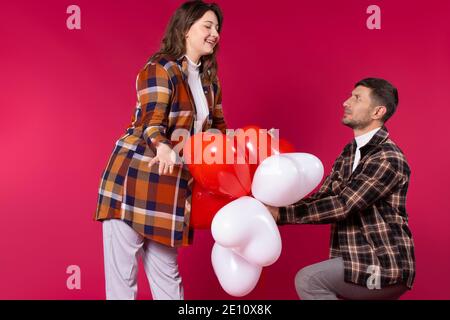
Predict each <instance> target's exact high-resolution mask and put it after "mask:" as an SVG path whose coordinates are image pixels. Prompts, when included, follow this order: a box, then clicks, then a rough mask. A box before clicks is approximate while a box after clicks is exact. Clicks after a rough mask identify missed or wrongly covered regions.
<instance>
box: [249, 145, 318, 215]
mask: <svg viewBox="0 0 450 320" xmlns="http://www.w3.org/2000/svg"><path fill="white" fill-rule="evenodd" d="M323 172H324V170H323V165H322V162H321V161H320V159H319V158H317V157H316V156H314V155H312V154H308V153H283V154H279V155H274V156H271V157H269V158H267V159H266V160H264V161H263V162H262V163H261V164H260V165H259V166H258V169H257V170H256V172H255V175H254V177H253V182H252V194H253V196H254V197H255V198H256V199H258V200H259V201H261V202H263V203H265V204H268V205H271V206H275V207H284V206H287V205H290V204H293V203H295V202H297V201H299V200H301V199H302V198H303V197H305V196H306V195H307V194H309V193H310V192H311V191H312V190H314V188H315V187H317V185H318V184H319V183H320V181H321V180H322V177H323Z"/></svg>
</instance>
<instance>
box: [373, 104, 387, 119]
mask: <svg viewBox="0 0 450 320" xmlns="http://www.w3.org/2000/svg"><path fill="white" fill-rule="evenodd" d="M386 112H387V109H386V106H376V107H375V113H374V114H373V116H372V117H373V118H374V119H376V120H381V119H383V118H384V115H385V114H386Z"/></svg>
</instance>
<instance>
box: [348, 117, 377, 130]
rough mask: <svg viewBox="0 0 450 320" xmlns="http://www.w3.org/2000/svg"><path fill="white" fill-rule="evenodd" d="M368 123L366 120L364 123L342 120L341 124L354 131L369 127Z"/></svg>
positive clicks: (362, 121) (361, 121)
mask: <svg viewBox="0 0 450 320" xmlns="http://www.w3.org/2000/svg"><path fill="white" fill-rule="evenodd" d="M370 123H371V122H370V121H369V120H366V121H364V120H359V121H355V120H346V119H345V118H342V124H343V125H345V126H347V127H349V128H352V129H353V130H355V129H364V128H366V127H367V126H369V125H370Z"/></svg>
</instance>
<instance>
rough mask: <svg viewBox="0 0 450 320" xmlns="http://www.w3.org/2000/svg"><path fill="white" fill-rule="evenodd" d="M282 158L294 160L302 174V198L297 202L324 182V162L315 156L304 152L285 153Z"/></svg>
mask: <svg viewBox="0 0 450 320" xmlns="http://www.w3.org/2000/svg"><path fill="white" fill-rule="evenodd" d="M281 156H282V157H285V158H288V159H291V160H293V161H294V163H295V165H296V166H297V169H298V171H299V173H300V176H301V180H302V183H301V186H300V189H299V190H298V194H299V197H300V198H299V199H298V200H297V201H299V200H301V199H303V198H304V197H305V196H306V195H308V194H309V193H310V192H311V191H313V190H314V189H315V188H316V187H317V186H318V185H319V183H320V181H322V178H323V173H324V168H323V164H322V161H320V159H319V158H317V157H316V156H315V155H313V154H310V153H302V152H296V153H283V154H281ZM297 201H295V202H297Z"/></svg>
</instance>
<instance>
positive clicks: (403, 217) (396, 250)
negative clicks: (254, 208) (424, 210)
mask: <svg viewBox="0 0 450 320" xmlns="http://www.w3.org/2000/svg"><path fill="white" fill-rule="evenodd" d="M360 151H361V160H360V162H359V163H358V166H357V167H356V169H355V171H353V172H352V166H353V161H354V159H355V152H356V142H355V140H353V141H352V142H351V143H349V144H348V145H347V146H346V147H345V148H344V150H343V151H342V153H341V155H340V156H339V157H338V158H337V159H336V161H335V163H334V165H333V169H332V171H331V173H330V174H329V175H328V176H327V178H326V179H325V182H324V183H323V185H322V186H321V188H320V190H319V191H318V192H317V193H315V194H313V195H312V196H311V197H309V198H306V199H303V200H300V201H299V202H297V203H295V204H294V205H291V206H287V207H283V208H280V221H279V223H280V224H288V223H308V224H325V223H330V224H331V225H332V227H331V242H330V258H336V257H342V259H343V260H344V270H345V272H344V275H345V281H346V282H352V283H355V284H359V285H362V286H366V285H367V281H368V280H369V279H370V278H371V276H372V275H374V274H377V275H378V276H379V280H380V282H379V283H380V287H386V286H389V285H393V284H396V283H404V284H405V285H406V286H408V287H409V288H411V287H412V285H413V282H414V278H415V256H414V242H413V238H412V234H411V231H410V229H409V225H408V214H407V213H406V193H407V191H408V185H409V177H410V168H409V166H408V163H407V161H406V158H405V156H404V155H403V152H402V151H401V150H400V149H399V148H398V147H397V145H396V144H395V143H394V142H393V141H392V140H390V139H389V138H388V131H387V129H386V127H384V126H383V127H382V128H381V129H380V130H378V132H377V133H376V134H375V135H374V136H373V138H372V139H371V140H370V141H369V143H367V144H366V145H365V146H364V147H362V148H361V149H360ZM375 270H378V271H376V272H374V271H375Z"/></svg>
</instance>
